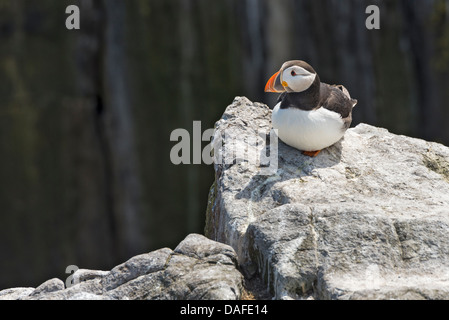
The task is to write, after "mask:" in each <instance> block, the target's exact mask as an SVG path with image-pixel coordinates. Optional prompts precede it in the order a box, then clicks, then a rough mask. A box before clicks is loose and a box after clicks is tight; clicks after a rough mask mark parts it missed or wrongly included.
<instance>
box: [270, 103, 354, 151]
mask: <svg viewBox="0 0 449 320" xmlns="http://www.w3.org/2000/svg"><path fill="white" fill-rule="evenodd" d="M280 105H281V103H278V104H277V105H276V107H275V108H274V109H273V114H272V124H273V128H274V129H277V130H278V136H279V138H280V139H281V140H282V141H283V142H284V143H286V144H288V145H290V146H292V147H294V148H296V149H299V150H302V151H318V150H322V149H324V148H327V147H329V146H331V145H333V144H334V143H336V142H337V141H338V140H340V139H341V138H342V137H343V135H344V133H345V130H344V126H343V120H342V118H341V116H340V115H339V114H338V113H336V112H332V111H330V110H328V109H325V108H319V109H317V110H312V111H304V110H300V109H296V108H288V109H281V108H280Z"/></svg>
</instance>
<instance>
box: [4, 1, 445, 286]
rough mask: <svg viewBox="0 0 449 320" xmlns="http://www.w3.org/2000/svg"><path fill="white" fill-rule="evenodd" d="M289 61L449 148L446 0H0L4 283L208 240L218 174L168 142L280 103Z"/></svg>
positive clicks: (377, 120) (400, 127)
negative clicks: (73, 11)
mask: <svg viewBox="0 0 449 320" xmlns="http://www.w3.org/2000/svg"><path fill="white" fill-rule="evenodd" d="M71 4H75V5H78V6H79V8H80V10H81V29H80V30H76V31H69V30H67V29H66V27H65V20H66V18H67V17H68V15H66V14H65V8H66V7H67V6H68V5H71ZM370 4H375V5H377V6H379V8H380V17H381V29H380V30H367V29H366V28H365V20H366V18H367V17H368V15H367V14H366V13H365V9H366V7H367V6H368V5H370ZM291 59H302V60H306V61H308V62H309V63H310V64H311V65H312V66H313V67H314V68H315V69H316V70H317V72H318V73H319V75H320V78H321V79H322V81H323V82H327V83H331V84H334V83H336V84H343V85H345V86H346V87H347V88H348V90H349V91H350V93H351V95H352V96H353V97H354V98H356V99H358V101H359V103H358V106H357V108H356V109H355V111H354V125H356V124H357V123H360V122H365V123H369V124H372V125H376V126H381V127H385V128H387V129H389V130H390V131H392V132H394V133H399V134H406V135H411V136H415V137H420V138H424V139H428V140H433V141H438V142H442V143H445V144H449V126H448V125H447V123H448V121H447V119H448V116H449V106H448V103H447V101H448V100H449V1H447V0H416V1H409V0H403V1H399V0H394V1H380V0H367V1H362V0H340V1H332V0H313V1H312V0H297V1H295V0H276V1H274V0H217V1H210V0H127V1H124V0H122V1H120V0H103V1H101V0H98V1H96V0H79V1H76V0H68V1H65V0H51V1H50V0H39V1H37V0H35V1H33V0H0V289H4V288H7V287H16V286H37V285H39V284H40V283H42V282H43V281H45V280H47V279H49V278H53V277H59V278H61V279H63V280H65V278H66V277H67V276H68V275H65V273H64V272H65V268H66V266H68V265H72V264H74V265H77V266H79V267H80V268H91V269H105V270H109V269H111V268H112V267H113V266H115V265H116V264H118V263H121V262H123V261H125V260H126V259H128V258H129V257H131V256H133V255H135V254H140V253H143V252H148V251H151V250H154V249H157V248H160V247H165V246H168V247H172V248H173V247H174V246H175V245H176V244H177V243H178V242H179V241H180V240H182V239H183V238H184V237H185V236H186V235H187V234H188V233H191V232H199V233H201V232H202V231H203V227H204V220H205V216H204V215H205V210H206V205H207V195H208V190H209V187H210V185H211V184H212V182H213V179H214V172H213V167H212V166H206V165H180V166H175V165H173V164H172V163H171V162H170V150H171V148H172V147H173V146H174V145H175V144H176V143H175V142H171V141H170V133H171V132H172V131H173V130H174V129H176V128H185V129H187V130H189V131H190V132H192V124H193V121H194V120H201V122H202V130H203V131H204V130H206V129H208V128H213V126H214V122H215V121H217V120H218V119H219V118H220V117H221V115H222V113H223V111H224V110H225V108H226V106H227V105H229V104H230V103H231V102H232V100H233V98H234V97H235V96H237V95H239V96H243V95H244V96H247V97H248V98H249V99H251V100H253V101H262V102H266V103H269V104H270V105H272V104H273V99H274V97H273V96H272V95H271V96H270V95H269V94H265V93H263V88H264V85H265V82H266V81H267V80H268V78H269V76H270V75H272V74H273V73H274V72H276V71H277V70H278V69H279V68H280V66H281V65H282V63H283V62H284V61H286V60H291ZM205 144H207V143H203V146H204V145H205Z"/></svg>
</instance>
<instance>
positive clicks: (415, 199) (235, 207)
mask: <svg viewBox="0 0 449 320" xmlns="http://www.w3.org/2000/svg"><path fill="white" fill-rule="evenodd" d="M358 107H362V106H358ZM270 118H271V111H270V110H269V108H268V107H267V106H265V105H262V104H259V103H252V102H251V101H249V100H248V99H246V98H236V99H235V100H234V102H233V104H232V105H230V106H229V107H228V108H227V109H226V111H225V113H224V115H223V117H222V119H221V120H219V121H218V122H217V124H216V133H215V136H214V137H215V138H217V137H221V139H222V140H223V141H222V144H223V147H222V148H218V149H215V150H214V152H215V157H216V159H217V158H218V159H221V162H219V163H216V164H215V172H216V180H215V182H214V185H213V187H212V188H211V192H210V199H209V204H208V213H207V226H206V233H207V235H208V236H209V237H210V238H212V239H214V240H217V241H220V242H223V243H228V244H230V245H231V246H232V247H233V248H234V249H235V251H236V252H237V255H238V259H239V263H240V264H241V265H243V266H247V267H249V266H254V265H255V266H256V267H257V269H258V270H259V272H260V274H261V275H262V277H263V279H264V281H265V284H266V285H267V287H268V288H269V289H270V290H271V292H272V294H273V296H274V297H275V298H277V299H283V298H285V299H290V298H307V297H313V298H316V299H415V298H418V297H419V298H425V299H449V173H448V172H449V148H447V147H445V146H443V145H441V144H438V143H432V142H427V141H423V140H420V139H414V138H410V137H405V136H400V135H395V134H392V133H390V132H388V131H387V130H385V129H381V128H376V127H373V126H369V125H366V124H360V125H358V126H357V127H356V128H352V129H349V130H348V131H347V133H346V135H345V137H344V139H342V140H341V141H340V142H338V143H337V144H335V145H334V146H331V147H329V148H327V149H325V150H323V151H322V152H321V153H320V154H319V155H318V156H317V157H316V158H310V157H307V156H304V155H303V154H302V153H301V152H300V151H298V150H296V149H294V148H291V147H289V146H287V145H285V144H284V143H282V142H280V141H279V145H278V154H277V161H278V168H277V170H275V171H274V172H273V174H271V175H262V174H260V173H261V170H262V169H263V167H264V165H260V163H257V162H255V161H254V154H258V153H259V154H260V152H261V151H260V150H259V149H257V146H255V145H254V144H250V143H248V142H249V141H254V139H256V138H257V135H259V136H260V131H261V130H263V131H265V132H268V131H269V130H270V127H271V124H270V122H271V121H270ZM235 150H237V152H235ZM241 150H245V151H246V152H247V155H248V157H246V158H245V157H242V156H241ZM233 151H234V152H233ZM239 152H240V155H239V156H237V155H238V154H239ZM262 152H266V150H262ZM236 154H237V155H236Z"/></svg>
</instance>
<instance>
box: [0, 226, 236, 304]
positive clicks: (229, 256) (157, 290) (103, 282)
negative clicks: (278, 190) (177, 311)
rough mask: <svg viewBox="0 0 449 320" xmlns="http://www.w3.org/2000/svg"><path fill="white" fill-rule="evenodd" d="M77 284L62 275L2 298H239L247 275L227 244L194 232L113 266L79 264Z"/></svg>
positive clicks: (3, 294) (5, 293) (10, 291)
mask: <svg viewBox="0 0 449 320" xmlns="http://www.w3.org/2000/svg"><path fill="white" fill-rule="evenodd" d="M72 283H73V285H72V286H70V287H69V288H67V289H64V283H63V282H62V281H61V280H59V279H51V280H48V281H46V282H44V283H43V284H42V285H40V286H39V287H38V288H36V289H33V288H15V289H8V290H3V291H0V300H6V299H10V300H17V299H21V300H144V299H167V300H174V299H183V300H184V299H185V300H197V299H217V300H228V299H232V300H235V299H239V298H240V296H241V292H242V289H243V276H242V275H241V274H240V272H239V271H238V269H237V256H236V254H235V252H234V250H233V249H232V248H231V247H230V246H228V245H225V244H222V243H218V242H215V241H212V240H210V239H208V238H206V237H204V236H201V235H197V234H192V235H189V236H187V237H186V239H185V240H184V241H182V242H181V243H180V244H179V245H178V246H177V248H176V249H175V250H174V251H173V250H171V249H168V248H163V249H160V250H156V251H153V252H150V253H146V254H141V255H138V256H135V257H132V258H131V259H129V260H128V261H126V262H124V263H122V264H120V265H118V266H116V267H114V268H113V269H112V270H111V271H97V270H87V269H79V270H77V271H76V272H75V273H74V274H73V282H72Z"/></svg>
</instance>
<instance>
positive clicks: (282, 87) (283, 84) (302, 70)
mask: <svg viewBox="0 0 449 320" xmlns="http://www.w3.org/2000/svg"><path fill="white" fill-rule="evenodd" d="M316 77H317V73H316V72H315V70H313V68H312V67H311V66H310V65H309V64H308V63H307V62H304V61H302V60H292V61H287V62H286V63H284V64H283V65H282V68H281V70H279V71H278V72H276V73H275V74H274V75H273V76H272V77H271V78H270V80H268V82H267V84H266V86H265V92H279V93H280V92H284V91H287V92H303V91H306V90H307V89H309V88H310V86H311V85H312V84H313V83H314V82H315V79H316Z"/></svg>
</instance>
